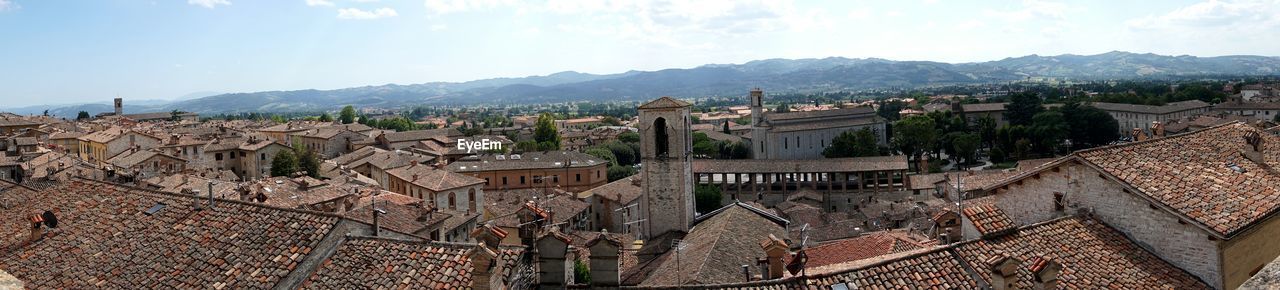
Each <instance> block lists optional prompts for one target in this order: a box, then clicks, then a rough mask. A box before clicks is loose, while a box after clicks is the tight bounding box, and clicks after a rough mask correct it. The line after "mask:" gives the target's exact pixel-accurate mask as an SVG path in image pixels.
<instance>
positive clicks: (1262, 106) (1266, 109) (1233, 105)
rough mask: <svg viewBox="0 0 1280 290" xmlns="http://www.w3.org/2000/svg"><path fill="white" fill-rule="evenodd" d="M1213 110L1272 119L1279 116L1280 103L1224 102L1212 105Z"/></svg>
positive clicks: (1254, 117)
mask: <svg viewBox="0 0 1280 290" xmlns="http://www.w3.org/2000/svg"><path fill="white" fill-rule="evenodd" d="M1213 112H1215V113H1221V114H1226V115H1235V116H1242V117H1249V118H1253V119H1257V120H1262V121H1272V120H1275V119H1276V116H1280V103H1241V102H1226V103H1221V104H1217V105H1215V106H1213Z"/></svg>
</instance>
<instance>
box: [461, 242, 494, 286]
mask: <svg viewBox="0 0 1280 290" xmlns="http://www.w3.org/2000/svg"><path fill="white" fill-rule="evenodd" d="M467 258H468V259H470V260H471V268H472V269H473V270H472V272H471V289H475V290H489V289H501V288H503V287H502V286H503V285H501V279H502V275H501V274H502V273H497V274H498V275H493V274H494V272H496V271H494V270H495V269H496V268H497V267H495V266H494V265H495V264H498V263H495V262H498V261H496V260H497V259H498V253H495V252H494V251H493V250H491V249H489V247H487V246H485V245H484V244H479V245H476V246H475V248H472V249H471V251H470V252H468V253H467ZM494 278H497V279H498V280H496V281H498V283H499V285H498V287H496V288H495V287H493V282H494V281H495V280H494Z"/></svg>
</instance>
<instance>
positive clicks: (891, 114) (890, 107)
mask: <svg viewBox="0 0 1280 290" xmlns="http://www.w3.org/2000/svg"><path fill="white" fill-rule="evenodd" d="M906 107H907V105H906V104H904V103H902V101H900V100H896V99H895V100H893V101H887V102H886V101H880V108H879V109H876V114H877V115H880V117H881V118H885V119H886V120H889V121H891V122H892V121H897V120H898V119H900V118H901V114H900V113H899V112H901V111H902V109H903V108H906Z"/></svg>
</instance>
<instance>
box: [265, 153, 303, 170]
mask: <svg viewBox="0 0 1280 290" xmlns="http://www.w3.org/2000/svg"><path fill="white" fill-rule="evenodd" d="M294 172H298V157H297V156H294V155H293V150H280V152H276V157H274V158H271V176H289V175H290V174H293V173H294Z"/></svg>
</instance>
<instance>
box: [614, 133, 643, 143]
mask: <svg viewBox="0 0 1280 290" xmlns="http://www.w3.org/2000/svg"><path fill="white" fill-rule="evenodd" d="M618 141H622V142H624V143H640V133H636V132H630V131H628V132H622V134H618Z"/></svg>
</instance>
